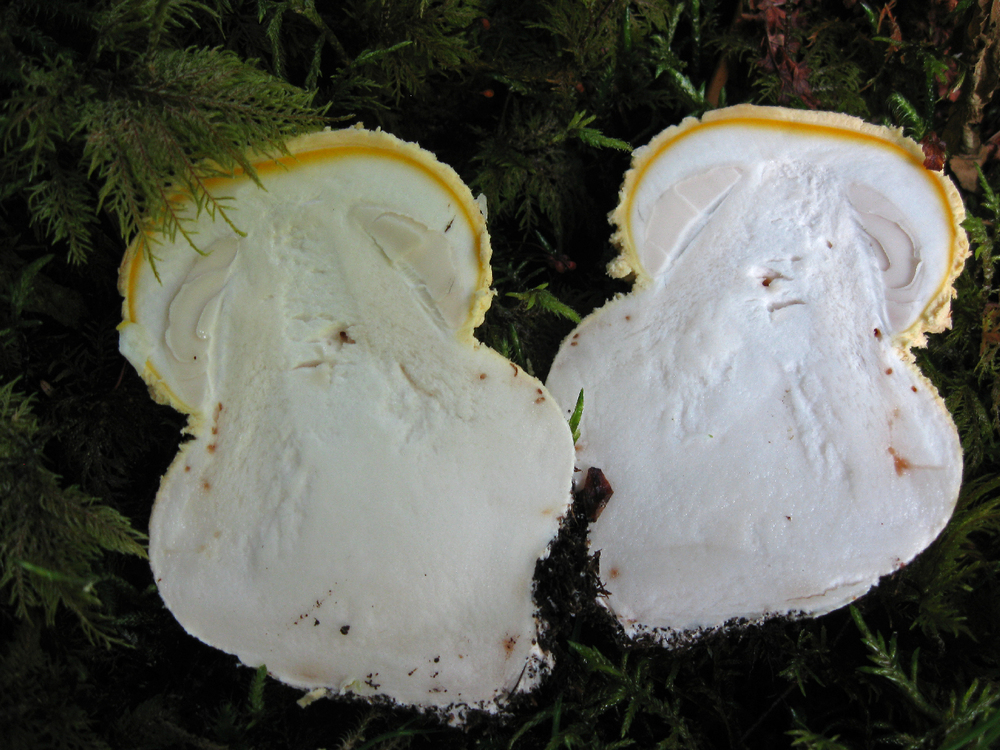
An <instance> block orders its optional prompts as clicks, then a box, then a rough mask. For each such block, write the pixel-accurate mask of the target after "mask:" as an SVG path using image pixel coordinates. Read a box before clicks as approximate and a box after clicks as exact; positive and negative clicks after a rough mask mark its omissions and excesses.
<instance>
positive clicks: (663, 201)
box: [640, 167, 742, 278]
mask: <svg viewBox="0 0 1000 750" xmlns="http://www.w3.org/2000/svg"><path fill="white" fill-rule="evenodd" d="M740 177H742V174H741V173H740V170H738V169H736V168H735V167H715V168H714V169H710V170H708V171H706V172H702V173H701V174H697V175H695V176H693V177H688V178H687V179H685V180H681V181H680V182H678V183H676V184H674V185H672V186H671V187H670V188H668V189H667V190H666V191H664V192H663V194H662V195H660V197H659V198H658V199H657V200H656V203H654V204H653V208H652V211H651V212H650V215H649V220H648V221H647V223H646V234H645V237H644V239H643V244H642V248H641V253H640V254H641V261H642V264H643V266H644V268H645V269H646V273H648V274H649V275H650V276H652V277H654V278H655V277H656V276H657V275H659V273H660V272H661V271H662V270H663V269H664V268H666V267H667V265H668V262H673V261H674V260H676V257H677V255H678V254H679V253H680V252H681V250H683V248H684V247H685V245H686V244H687V243H686V242H685V240H688V241H690V235H691V230H693V229H694V228H695V227H696V226H699V225H702V226H703V225H704V223H705V222H706V221H707V219H708V217H709V216H710V215H711V213H712V212H713V211H714V210H715V209H717V208H718V207H719V205H720V204H721V203H722V201H723V199H724V198H725V197H726V196H727V195H729V191H730V190H732V188H733V185H735V184H736V183H737V181H739V179H740Z"/></svg>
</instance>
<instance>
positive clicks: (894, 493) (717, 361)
mask: <svg viewBox="0 0 1000 750" xmlns="http://www.w3.org/2000/svg"><path fill="white" fill-rule="evenodd" d="M922 161H923V156H922V154H921V152H920V149H919V147H918V146H917V145H916V144H914V143H913V142H912V141H909V140H907V139H905V138H903V137H902V136H901V135H900V133H899V132H897V131H891V130H888V129H885V128H880V127H875V126H872V125H868V124H866V123H864V122H862V121H860V120H858V119H855V118H851V117H847V116H843V115H836V114H829V113H811V112H799V111H792V110H783V109H775V108H761V107H752V106H740V107H733V108H730V109H724V110H719V111H716V112H712V113H709V114H707V115H705V117H704V118H703V119H702V120H701V121H697V120H693V119H692V120H686V121H685V122H684V123H682V124H681V125H680V126H678V127H673V128H670V129H669V130H667V131H665V132H664V133H662V134H660V135H659V136H658V137H657V138H655V139H654V140H653V142H652V143H650V144H649V145H648V146H647V147H645V148H642V149H639V150H638V151H637V152H636V153H635V156H634V160H633V165H632V169H631V170H630V171H629V172H628V174H627V175H626V178H625V183H624V186H623V188H622V191H621V202H620V205H619V207H618V209H617V210H616V211H615V213H614V215H613V222H614V224H615V225H616V226H617V233H616V235H615V240H616V242H617V243H618V246H619V248H620V250H621V255H620V256H619V257H618V258H617V259H616V260H615V261H613V262H612V263H611V264H610V266H609V273H611V274H612V275H613V276H617V277H630V278H632V279H634V287H633V290H632V292H631V293H630V294H627V295H624V296H622V297H619V298H617V299H615V300H612V301H611V302H609V303H608V304H607V305H605V306H604V307H603V308H601V309H599V310H598V311H596V312H595V313H593V314H592V315H591V316H590V317H589V318H587V319H586V320H584V321H583V323H581V325H580V326H579V327H578V329H577V330H576V331H575V332H574V333H572V334H571V335H570V336H569V337H568V338H567V339H566V341H565V342H564V343H563V345H562V347H561V349H560V351H559V354H558V356H557V357H556V360H555V362H554V364H553V366H552V370H551V373H550V375H549V378H548V385H549V388H550V389H551V390H552V392H553V394H554V395H555V396H556V398H557V399H558V400H559V402H560V403H561V404H562V405H563V406H564V407H566V412H567V413H568V412H569V410H570V409H571V408H572V405H573V403H574V402H575V399H576V395H577V393H578V392H579V391H580V389H583V391H584V393H585V396H586V399H585V400H586V408H585V410H584V414H583V420H582V423H581V425H580V430H581V437H580V440H579V442H578V444H577V448H578V452H577V457H578V467H579V468H582V469H587V468H589V467H591V466H596V467H599V468H601V469H602V470H603V471H604V474H605V475H606V477H607V479H608V481H609V482H610V484H611V486H612V488H613V489H614V495H613V497H612V498H611V500H610V502H609V504H608V506H607V508H606V509H605V510H604V511H603V513H602V514H601V516H600V517H599V519H598V520H597V521H596V523H594V524H593V526H592V528H591V532H590V543H591V547H592V549H593V550H595V551H600V575H601V578H602V580H603V583H604V586H605V588H606V590H607V592H608V595H607V597H606V599H605V600H604V604H605V605H606V606H607V607H608V608H609V609H610V610H611V611H612V612H613V613H614V614H615V615H616V616H617V618H618V620H619V621H620V622H621V624H622V626H623V627H624V629H625V631H626V632H627V633H628V634H629V635H632V636H638V635H651V636H653V637H655V638H657V639H659V640H661V641H664V642H666V641H670V640H672V639H674V638H676V637H679V636H680V635H682V634H685V633H690V632H692V631H697V630H699V629H706V628H715V627H718V626H721V625H723V624H724V623H726V622H728V621H731V620H736V619H741V618H742V619H746V620H758V619H761V618H764V617H767V616H771V615H775V614H788V613H806V614H819V613H822V612H826V611H829V610H832V609H834V608H836V607H840V606H842V605H844V604H847V603H849V602H850V601H852V600H853V599H855V598H856V597H858V596H861V595H862V594H864V593H865V592H866V591H867V590H868V589H869V588H870V587H871V586H873V585H874V584H875V583H876V582H877V581H878V579H879V577H880V576H882V575H885V574H887V573H891V572H892V571H894V570H896V569H897V568H899V567H901V566H902V565H904V564H905V563H906V562H908V561H909V560H911V559H912V558H913V557H914V556H915V555H916V554H917V553H918V552H920V551H921V550H922V549H924V548H925V547H926V546H927V545H928V544H929V543H930V542H931V541H932V540H933V539H934V538H935V536H936V535H937V534H938V533H939V531H940V530H941V529H942V527H943V526H944V525H945V523H946V522H947V520H948V518H949V516H950V514H951V512H952V509H953V507H954V504H955V501H956V497H957V494H958V490H959V484H960V481H961V474H962V453H961V448H960V445H959V441H958V437H957V434H956V430H955V427H954V425H953V423H952V420H951V417H950V416H949V414H948V412H947V410H946V409H945V406H944V404H943V402H942V400H941V398H940V397H939V396H938V393H937V392H936V391H935V389H934V387H933V386H932V385H931V383H930V382H929V381H928V380H927V378H925V377H924V376H923V375H922V374H921V373H920V371H919V370H918V369H917V368H916V366H915V365H914V364H913V356H912V354H911V352H910V348H911V347H912V346H913V345H919V344H922V343H924V334H925V332H928V331H931V332H933V331H940V330H941V329H943V328H944V327H945V326H946V325H948V323H949V301H950V299H951V297H952V295H953V289H952V282H953V281H954V279H955V277H956V276H957V274H958V273H959V271H960V270H961V268H962V264H963V262H964V259H965V257H966V255H967V252H968V243H967V239H966V237H965V235H964V232H963V231H962V229H961V227H960V221H961V220H962V217H963V210H962V206H961V202H960V200H959V198H958V195H957V192H956V190H955V188H954V187H953V186H952V184H951V183H950V182H949V181H948V180H947V179H946V178H944V177H943V176H942V175H941V174H939V173H935V172H930V171H928V170H926V169H924V167H923V165H922ZM581 476H582V474H581Z"/></svg>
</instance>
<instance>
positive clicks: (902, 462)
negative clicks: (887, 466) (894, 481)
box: [889, 446, 913, 476]
mask: <svg viewBox="0 0 1000 750" xmlns="http://www.w3.org/2000/svg"><path fill="white" fill-rule="evenodd" d="M889 455H890V456H892V465H893V467H894V468H895V469H896V475H897V476H903V472H904V471H907V470H908V469H910V468H912V466H913V465H912V464H911V463H910V462H909V461H907V460H906V459H905V458H903V457H902V456H901V455H899V454H898V453H897V452H896V449H895V448H893V447H892V446H890V447H889Z"/></svg>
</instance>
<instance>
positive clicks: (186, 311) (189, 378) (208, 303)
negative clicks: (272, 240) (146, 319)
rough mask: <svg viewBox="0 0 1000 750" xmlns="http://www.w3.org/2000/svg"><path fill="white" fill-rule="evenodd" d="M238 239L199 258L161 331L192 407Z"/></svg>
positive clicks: (215, 246)
mask: <svg viewBox="0 0 1000 750" xmlns="http://www.w3.org/2000/svg"><path fill="white" fill-rule="evenodd" d="M236 248H237V240H236V238H234V237H226V238H224V239H221V240H218V241H216V242H214V243H212V244H211V245H210V246H209V247H208V248H206V250H205V255H201V256H198V258H197V259H196V260H195V262H194V263H193V264H192V266H191V268H190V270H189V271H188V273H187V277H186V278H185V279H184V282H183V283H182V284H181V286H180V289H178V290H177V293H176V294H175V295H174V298H173V299H172V300H171V301H170V307H169V308H168V310H167V326H166V329H165V330H164V332H163V337H164V341H165V343H166V345H167V350H168V351H169V352H170V355H171V356H172V357H173V359H174V361H175V363H176V366H175V368H174V369H175V370H176V373H177V376H178V378H179V380H180V381H181V383H182V385H181V388H180V390H182V391H184V392H183V393H178V395H179V396H180V397H181V398H182V399H183V400H184V401H186V402H188V403H189V404H191V405H194V404H195V403H197V402H199V401H200V400H201V397H202V396H203V395H204V388H205V375H206V372H207V370H208V345H209V339H210V338H211V336H212V331H213V329H214V327H215V323H216V320H217V319H218V315H219V305H220V302H221V292H222V289H223V287H224V286H225V285H226V280H227V279H228V278H229V273H230V271H231V270H232V264H233V260H234V259H235V258H236Z"/></svg>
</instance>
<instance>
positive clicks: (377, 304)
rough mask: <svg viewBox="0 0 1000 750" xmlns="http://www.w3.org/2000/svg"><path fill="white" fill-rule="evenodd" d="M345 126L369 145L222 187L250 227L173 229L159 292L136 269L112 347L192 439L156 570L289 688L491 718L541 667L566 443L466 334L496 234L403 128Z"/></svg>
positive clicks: (212, 637)
mask: <svg viewBox="0 0 1000 750" xmlns="http://www.w3.org/2000/svg"><path fill="white" fill-rule="evenodd" d="M330 135H331V134H326V135H325V137H324V138H329V137H330ZM346 137H347V138H349V139H354V140H357V139H364V140H363V141H362V145H363V146H364V148H363V149H357V148H355V149H353V150H349V149H347V148H346V147H345V149H344V152H339V151H337V150H336V149H337V148H338V147H339V145H340V143H339V142H338V141H336V140H334V141H333V142H332V144H331V148H332V151H331V153H330V154H329V155H328V156H325V157H320V158H315V157H313V158H305V159H302V163H297V164H292V165H291V166H290V167H289V168H287V169H284V170H277V169H274V170H270V171H268V172H267V175H266V179H265V186H266V188H267V190H266V192H265V191H261V190H259V189H258V188H256V187H255V186H254V185H252V184H251V183H249V181H247V180H242V181H235V182H233V183H230V184H225V185H222V186H220V187H219V190H220V191H225V193H226V194H227V195H232V196H233V201H232V202H233V205H234V207H235V209H234V211H233V217H234V219H235V220H236V222H237V224H238V225H239V227H240V229H241V230H243V231H244V232H245V233H246V236H245V237H243V238H240V239H238V240H234V239H232V235H231V233H230V230H229V229H228V227H227V226H225V224H223V223H222V222H219V223H212V222H211V221H210V220H209V219H208V217H202V218H201V219H200V220H199V223H198V225H197V229H198V237H199V238H200V240H201V242H202V243H203V245H204V247H206V248H212V252H211V254H209V255H207V256H206V257H199V256H195V254H194V253H193V252H192V251H191V250H190V249H189V248H187V247H184V246H183V245H181V244H180V243H178V246H176V247H168V248H165V249H164V250H163V251H162V252H161V253H160V254H161V256H162V258H161V260H160V261H159V263H158V271H159V274H160V277H161V279H162V284H159V283H157V282H156V280H155V279H153V278H152V274H151V273H149V272H148V271H147V270H146V269H144V268H143V269H140V270H139V271H137V272H136V274H137V279H136V280H135V281H134V282H133V283H134V287H135V288H134V290H133V291H132V295H131V296H132V297H133V299H132V300H131V301H130V303H127V304H132V306H133V307H134V313H133V316H132V319H131V320H129V321H127V322H126V324H125V326H124V330H123V339H122V341H123V350H125V351H126V353H127V354H128V355H129V356H130V358H131V359H132V361H133V362H136V363H137V364H138V365H139V366H140V367H144V368H145V370H146V372H147V376H148V373H150V372H152V373H155V376H154V377H152V378H151V379H152V380H155V382H156V383H158V384H160V385H159V387H161V388H163V389H170V390H169V394H170V395H171V396H172V397H173V398H174V399H175V400H183V402H184V404H185V405H186V406H188V407H190V409H191V411H192V415H193V416H192V432H193V434H194V437H193V439H192V440H191V441H189V442H187V443H185V444H184V446H183V448H182V450H181V453H180V454H179V455H178V457H177V459H176V460H175V462H174V463H173V465H172V466H171V468H170V470H169V471H168V473H167V475H166V476H165V477H164V480H163V483H162V485H161V489H160V493H159V495H158V497H157V503H156V506H155V509H154V515H153V518H152V521H151V531H150V558H151V563H152V566H153V569H154V573H155V575H156V579H157V584H158V586H159V588H160V591H161V594H162V596H163V598H164V601H165V602H166V603H167V605H168V606H169V607H170V609H171V611H172V612H173V613H174V615H175V616H176V617H177V618H178V620H179V621H180V622H181V623H182V624H183V625H184V627H185V628H186V629H187V630H188V631H189V632H190V633H192V634H194V635H196V636H197V637H199V638H201V639H202V640H204V641H206V642H208V643H210V644H212V645H214V646H216V647H218V648H222V649H224V650H226V651H229V652H231V653H234V654H236V655H238V656H239V658H240V659H241V660H242V661H244V662H245V663H247V664H249V665H253V666H256V665H259V664H266V665H267V668H268V671H269V672H270V673H271V674H273V675H275V676H276V677H278V678H279V679H281V680H283V681H285V682H287V683H289V684H291V685H295V686H299V687H303V688H316V687H325V688H329V689H331V690H333V691H334V692H341V691H343V692H351V693H354V694H358V695H365V696H385V697H388V698H390V699H392V700H395V701H398V702H400V703H405V704H410V705H414V706H418V707H430V708H437V709H442V710H443V709H446V708H448V707H453V706H474V707H480V708H484V709H487V710H494V709H495V708H496V706H497V704H498V703H499V702H500V701H502V700H503V699H504V698H505V697H506V696H507V695H508V693H509V692H510V691H513V690H516V689H524V688H527V687H530V686H531V685H532V684H533V682H534V676H535V670H536V669H537V667H538V666H539V665H541V664H542V663H543V661H544V655H543V654H542V652H541V650H540V649H539V648H538V646H537V636H538V625H537V622H536V620H535V617H534V613H535V605H534V602H533V601H532V576H533V573H534V568H535V563H536V561H537V559H538V558H539V556H541V555H543V554H544V553H545V551H546V548H547V545H548V544H549V542H550V541H551V539H552V538H553V537H554V535H555V533H556V531H557V528H558V523H559V518H560V517H561V515H562V514H563V513H564V511H565V508H566V505H567V503H568V500H569V490H570V486H571V474H572V461H573V458H572V439H571V437H570V435H569V431H568V428H567V427H566V424H565V421H564V420H563V418H562V416H561V414H560V413H559V410H558V408H557V407H556V406H555V404H554V401H553V400H552V399H551V398H542V399H539V395H538V391H539V390H543V392H544V388H543V386H541V384H540V383H538V382H537V381H535V380H534V379H533V378H530V377H528V376H527V375H526V374H525V373H523V372H519V371H518V370H517V369H516V368H514V367H512V365H511V363H510V362H508V361H507V360H506V359H504V358H502V357H500V356H499V355H497V354H496V353H495V352H493V351H491V350H489V349H487V348H486V347H481V346H479V345H478V343H476V342H475V341H474V339H472V337H471V335H470V334H469V333H468V331H469V329H470V328H471V324H470V320H474V319H475V318H476V316H477V315H478V314H481V311H480V308H479V305H481V303H482V302H483V298H484V295H486V294H487V293H488V292H487V285H488V273H487V272H485V271H484V263H486V260H487V259H488V246H486V245H485V244H484V243H486V242H488V240H487V238H486V237H485V233H484V230H483V222H482V218H481V216H479V214H478V209H477V207H476V204H475V203H474V202H473V201H472V199H471V196H469V195H467V191H465V192H464V193H463V192H462V191H463V190H464V186H461V185H460V183H458V181H457V178H455V177H454V176H453V175H452V174H451V173H450V172H449V173H444V174H442V172H443V171H444V168H443V167H441V165H439V164H437V162H434V161H432V160H431V159H430V157H428V156H426V155H422V156H414V151H415V148H414V147H412V146H409V147H404V146H403V145H402V144H400V142H398V141H395V140H394V139H391V138H390V137H389V136H386V135H384V134H378V135H376V134H359V133H358V131H349V132H348V135H347V136H346ZM354 140H350V141H349V142H348V144H347V145H348V146H351V145H356V144H354ZM307 143H312V141H310V142H307ZM320 143H321V145H323V144H325V143H327V141H326V140H323V141H321V142H320ZM294 151H295V149H293V152H294ZM438 170H441V171H440V172H439V171H438ZM220 225H221V226H220ZM216 252H218V253H219V254H218V255H216ZM192 256H194V257H192ZM143 346H145V347H146V348H141V347H143ZM195 354H197V356H198V362H199V363H202V362H204V363H205V364H199V365H197V367H198V368H200V369H199V372H202V373H203V375H202V377H201V380H200V381H198V383H197V386H194V385H191V383H192V382H193V378H189V377H188V376H189V375H190V373H189V372H188V370H187V369H185V368H192V367H195V365H194V360H193V357H194V356H195ZM189 357H190V358H192V359H191V361H188V359H189ZM546 395H547V394H546Z"/></svg>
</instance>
